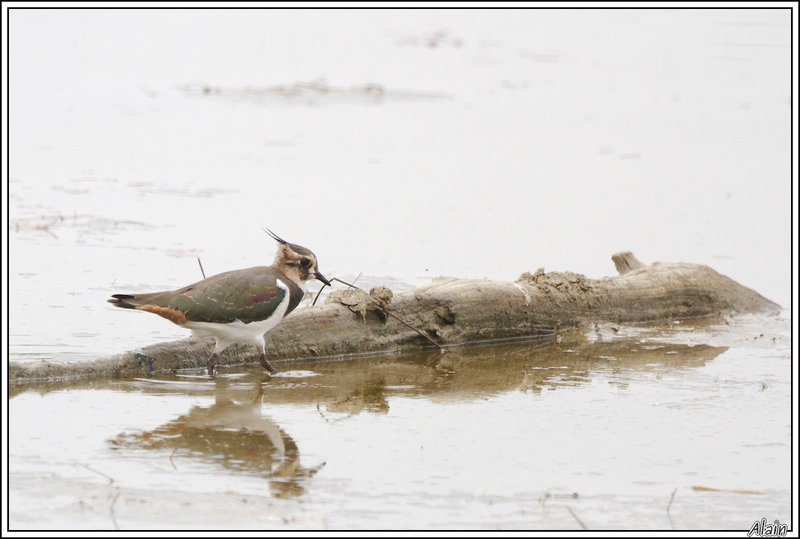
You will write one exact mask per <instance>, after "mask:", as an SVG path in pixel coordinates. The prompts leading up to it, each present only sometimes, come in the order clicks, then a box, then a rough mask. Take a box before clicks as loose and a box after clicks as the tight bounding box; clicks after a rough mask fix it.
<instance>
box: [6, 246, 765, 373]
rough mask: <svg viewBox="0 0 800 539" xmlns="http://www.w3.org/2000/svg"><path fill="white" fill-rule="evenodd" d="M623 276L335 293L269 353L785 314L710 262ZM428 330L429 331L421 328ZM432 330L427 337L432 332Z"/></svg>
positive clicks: (621, 267)
mask: <svg viewBox="0 0 800 539" xmlns="http://www.w3.org/2000/svg"><path fill="white" fill-rule="evenodd" d="M612 259H613V261H614V264H615V266H616V268H617V271H618V272H619V275H616V276H613V277H605V278H602V279H589V278H588V277H586V276H584V275H581V274H578V273H571V272H549V273H545V272H544V270H543V269H539V270H537V271H536V272H534V273H528V272H526V273H523V274H522V275H521V276H520V277H519V279H517V280H516V281H514V282H505V281H491V280H485V279H457V278H452V277H440V278H438V279H434V280H433V282H431V283H430V284H428V285H426V286H423V287H420V288H417V289H415V290H411V291H409V292H403V293H400V294H397V295H394V294H392V292H391V291H390V290H389V289H387V288H384V287H376V288H373V289H372V290H371V291H370V293H369V294H367V293H366V292H363V291H361V290H358V289H346V290H337V291H334V292H332V293H331V294H330V295H329V296H328V297H327V298H326V302H325V304H324V305H320V306H314V307H305V308H300V309H297V310H295V311H294V312H292V313H291V314H290V315H289V316H287V317H286V319H285V320H283V322H281V323H280V324H279V325H278V326H277V327H276V328H274V329H273V330H272V331H270V332H268V333H267V334H266V348H267V357H268V358H269V359H270V361H273V362H277V363H276V366H277V367H278V369H279V370H280V366H279V365H280V363H281V362H282V361H285V360H292V361H297V360H303V359H314V360H319V359H327V358H335V357H342V356H353V355H380V354H386V353H398V352H405V351H411V350H417V349H421V348H424V347H432V346H433V345H432V344H431V342H430V340H433V341H435V342H436V343H438V344H439V345H440V346H441V347H443V348H445V349H446V348H449V347H460V346H466V345H472V344H478V343H486V342H492V341H497V342H502V341H508V340H523V339H537V338H539V339H540V338H547V337H554V336H555V335H556V334H557V333H558V332H559V331H564V330H567V329H569V328H577V327H580V326H583V325H584V324H587V323H603V322H611V323H618V324H625V323H643V322H659V321H672V320H686V319H692V318H705V317H710V316H719V315H725V314H731V313H744V312H773V313H777V312H778V311H780V306H779V305H777V304H775V303H774V302H772V301H770V300H768V299H766V298H764V297H763V296H761V295H759V294H758V293H757V292H755V291H753V290H751V289H749V288H747V287H744V286H742V285H740V284H739V283H737V282H735V281H734V280H732V279H730V278H728V277H726V276H724V275H721V274H719V273H717V272H716V271H714V270H713V269H711V268H709V267H708V266H705V265H700V264H689V263H682V262H678V263H665V262H656V263H653V264H651V265H649V266H646V265H644V264H642V263H641V262H639V261H638V260H637V259H636V257H634V256H633V254H632V253H630V252H627V251H626V252H622V253H616V254H614V255H613V257H612ZM420 333H423V334H424V335H421V334H420ZM426 336H427V338H426ZM212 349H213V341H212V340H210V339H209V340H198V339H195V338H191V337H190V338H187V339H183V340H180V341H172V342H165V343H159V344H154V345H151V346H147V347H144V348H142V349H138V350H137V351H135V352H133V351H131V352H124V353H121V354H117V355H115V356H112V357H110V358H105V359H100V360H96V361H87V362H79V363H69V364H68V363H53V362H38V363H33V362H30V363H28V362H23V363H20V362H11V363H10V365H9V379H10V381H11V382H12V383H25V382H33V381H42V380H64V379H72V378H97V377H105V378H108V377H128V376H135V375H141V374H143V373H144V372H145V371H147V372H154V371H162V372H163V371H166V372H171V371H175V370H178V369H202V368H205V364H206V360H207V359H208V356H209V355H210V354H211V350H212ZM257 362H258V356H257V353H256V351H255V348H254V347H252V346H241V345H233V346H231V347H230V348H228V349H227V350H226V351H225V352H223V353H222V354H221V356H220V358H219V360H218V363H217V364H218V365H219V366H224V365H241V364H244V363H257Z"/></svg>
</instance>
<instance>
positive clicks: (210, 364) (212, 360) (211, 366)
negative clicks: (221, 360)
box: [206, 350, 217, 376]
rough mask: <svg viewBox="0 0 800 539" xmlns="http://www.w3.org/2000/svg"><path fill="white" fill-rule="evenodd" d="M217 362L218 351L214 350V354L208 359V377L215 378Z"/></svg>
mask: <svg viewBox="0 0 800 539" xmlns="http://www.w3.org/2000/svg"><path fill="white" fill-rule="evenodd" d="M216 361H217V351H216V350H214V353H213V354H211V357H210V358H208V362H206V367H208V375H209V376H214V365H215V364H216Z"/></svg>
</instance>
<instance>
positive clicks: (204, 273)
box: [197, 256, 206, 279]
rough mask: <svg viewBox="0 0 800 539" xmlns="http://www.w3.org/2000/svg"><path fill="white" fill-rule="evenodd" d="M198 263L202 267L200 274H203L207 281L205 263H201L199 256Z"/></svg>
mask: <svg viewBox="0 0 800 539" xmlns="http://www.w3.org/2000/svg"><path fill="white" fill-rule="evenodd" d="M197 263H198V264H199V265H200V273H202V274H203V279H205V278H206V272H205V271H203V263H202V262H200V257H199V256H198V257H197Z"/></svg>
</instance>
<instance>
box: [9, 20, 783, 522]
mask: <svg viewBox="0 0 800 539" xmlns="http://www.w3.org/2000/svg"><path fill="white" fill-rule="evenodd" d="M790 22H791V21H790V19H789V15H788V12H787V11H785V10H772V9H771V10H747V9H736V10H525V11H512V10H483V11H475V10H402V11H390V10H369V11H361V10H343V11H338V12H335V13H333V12H322V11H313V10H302V11H301V10H294V11H291V10H290V11H274V10H269V11H267V10H246V11H237V10H223V11H216V10H198V11H185V10H157V11H151V10H137V11H125V10H104V11H92V10H74V11H69V10H53V11H48V10H16V11H14V12H12V14H11V18H10V23H9V24H10V32H9V36H10V42H9V45H10V62H9V65H10V82H9V88H10V101H9V115H8V117H10V118H11V119H12V121H11V123H10V126H9V134H10V147H9V148H10V149H9V152H10V153H9V171H10V177H9V190H8V197H9V198H8V208H9V218H10V222H9V240H10V247H9V249H10V251H9V252H10V258H9V260H8V268H9V273H8V275H9V289H8V295H7V296H5V294H4V297H8V301H9V316H8V317H7V319H8V324H9V325H8V341H7V342H8V345H9V347H8V352H9V353H8V354H7V355H6V349H5V348H4V349H3V353H4V356H3V361H4V364H7V363H5V362H7V361H9V360H11V361H19V362H26V361H42V360H44V361H51V362H71V361H85V360H92V359H97V358H99V357H107V356H110V355H112V354H116V353H118V352H121V351H123V350H131V349H135V348H138V347H140V346H144V345H147V344H151V343H154V342H159V341H166V340H175V339H179V338H182V337H185V336H187V332H185V331H184V330H182V329H180V328H178V327H177V326H174V325H172V324H169V323H168V322H165V321H164V320H162V319H159V318H158V317H155V316H150V315H147V314H146V313H131V312H121V311H120V310H119V309H114V308H113V307H112V306H110V305H108V304H107V303H106V302H105V300H106V298H108V297H109V296H110V294H113V293H124V292H138V291H154V290H163V289H172V288H177V287H180V286H183V285H186V284H188V283H190V282H194V281H196V280H197V279H198V278H200V269H199V267H198V264H197V258H198V257H200V258H201V259H202V263H203V267H204V268H205V271H206V272H207V273H208V274H213V273H219V272H222V271H227V270H231V269H237V268H244V267H250V266H255V265H263V264H265V263H269V261H270V260H271V259H272V256H273V254H274V245H273V243H272V242H271V241H269V240H268V238H267V237H266V236H265V235H264V233H263V232H262V230H261V227H262V226H264V225H267V226H269V227H270V228H271V229H272V230H275V231H276V232H277V233H278V234H279V235H281V236H282V237H285V238H287V239H288V240H290V241H292V242H297V243H300V244H302V245H306V246H307V247H309V248H311V249H312V250H314V252H315V253H316V254H317V256H318V257H319V260H320V269H321V271H322V272H323V273H324V274H325V275H326V276H327V277H329V278H330V277H333V276H336V277H339V278H342V279H345V280H347V281H351V282H352V281H353V280H356V279H358V280H357V284H358V285H360V286H362V287H364V288H369V287H370V286H375V285H384V286H388V287H390V288H392V289H393V290H394V291H395V292H399V291H403V290H408V289H410V288H413V287H414V286H418V285H422V284H427V283H429V282H430V280H431V279H432V278H434V277H436V276H439V275H452V276H457V277H464V278H483V277H486V278H491V279H502V280H514V279H516V278H517V277H518V276H519V275H520V274H521V273H523V272H525V271H531V272H533V271H536V269H537V268H539V267H544V268H545V270H547V271H573V272H579V273H583V274H585V275H587V276H588V277H590V278H600V277H603V276H607V275H610V274H613V273H614V268H613V264H612V263H611V260H610V256H611V254H612V253H614V252H617V251H622V250H632V251H633V252H634V254H635V255H636V256H637V257H638V258H639V259H640V260H642V262H644V263H647V264H649V263H651V262H654V261H657V260H663V261H672V262H680V261H684V262H694V263H703V264H708V265H710V266H711V267H713V268H714V269H716V270H717V271H719V272H721V273H723V274H725V275H727V276H729V277H731V278H733V279H735V280H737V281H738V282H740V283H742V284H743V285H745V286H749V287H751V288H754V289H755V290H757V291H758V292H759V293H761V294H762V295H764V296H766V297H768V298H769V299H771V300H773V301H776V302H777V303H779V304H781V305H783V306H784V307H786V306H788V305H790V304H791V300H792V298H791V297H790V288H791V283H792V281H791V276H790V251H789V250H788V249H787V246H788V245H790V242H791V235H790V230H791V227H790V226H789V225H790V220H791V215H790V206H789V204H788V203H787V201H788V200H789V199H790V197H791V182H790V179H791V178H790V176H791V171H790V164H791V161H790V159H789V154H790V151H791V139H790V133H791V130H790V124H791V111H792V108H791V99H790V88H791V84H790V81H791V78H790V74H791V73H790V69H789V68H790V66H791V54H790V53H791V39H790V38H791V36H790ZM795 110H796V109H795ZM5 195H6V193H5V192H4V196H5ZM4 226H5V224H4ZM3 286H5V282H4V283H3ZM795 290H797V287H796V286H795ZM789 314H790V313H789V311H784V313H783V314H782V315H781V316H780V317H778V318H771V317H760V316H743V317H737V318H735V319H730V320H727V321H724V320H718V321H715V322H713V323H712V324H710V325H709V324H700V325H697V324H686V323H684V324H672V325H666V326H654V327H636V328H626V327H622V328H617V331H614V330H613V329H611V328H610V327H603V328H600V329H599V330H598V331H597V332H595V331H590V332H589V333H588V335H587V336H586V339H585V340H584V341H580V340H570V339H568V338H566V337H565V340H564V341H562V342H561V343H552V342H551V343H547V342H537V343H528V344H517V345H507V346H502V347H480V348H475V349H465V350H461V351H450V352H448V353H447V354H445V355H444V356H442V357H439V356H437V355H435V354H430V355H429V354H422V355H416V356H408V357H385V356H384V357H378V358H371V359H359V360H353V361H341V362H335V363H308V364H305V363H303V364H300V363H297V364H283V365H281V363H280V362H279V361H276V366H278V367H279V368H282V370H283V371H284V372H283V373H282V374H281V375H280V376H278V377H276V378H273V379H267V378H264V375H263V373H262V372H261V370H260V367H253V368H252V369H244V370H243V371H241V372H235V371H224V372H223V374H222V375H220V376H219V377H218V378H217V379H215V380H210V379H208V378H206V377H204V376H202V375H201V373H196V372H186V373H181V375H180V376H157V377H150V378H148V377H145V376H144V375H143V377H142V378H141V379H137V380H116V381H94V382H84V383H76V384H73V385H46V386H40V387H30V386H28V387H24V388H23V387H19V386H14V387H11V388H10V391H11V399H10V402H9V428H10V438H9V440H8V453H9V456H10V467H9V476H8V478H9V486H10V489H9V500H8V502H9V511H10V517H9V524H10V526H11V528H12V529H24V528H27V529H41V528H89V529H97V528H107V529H115V528H117V527H118V528H120V529H134V528H244V529H268V528H278V529H285V528H295V529H349V528H354V529H365V528H381V529H385V528H458V529H486V528H516V529H525V528H532V529H542V528H544V529H555V528H559V529H560V528H574V529H580V528H581V527H582V526H585V527H587V528H647V529H673V528H674V529H682V528H690V529H691V528H698V529H714V528H729V529H737V530H744V529H748V528H749V527H750V525H751V524H752V523H753V522H754V521H755V520H757V519H760V518H762V517H766V518H767V520H768V521H769V522H772V521H773V520H774V519H775V518H778V519H780V520H781V521H784V522H785V521H787V520H788V519H789V517H790V507H789V493H790V485H789V474H790V473H791V468H790V415H789V410H790V406H791V402H790V388H791V379H790V375H791V355H792V351H791V350H790V344H789V331H790V330H789ZM4 319H5V317H4ZM726 322H727V323H726ZM709 489H710V490H709ZM673 493H674V496H673ZM670 500H671V503H670ZM668 509H669V510H668Z"/></svg>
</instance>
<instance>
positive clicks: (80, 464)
mask: <svg viewBox="0 0 800 539" xmlns="http://www.w3.org/2000/svg"><path fill="white" fill-rule="evenodd" d="M72 464H73V465H74V466H82V467H83V468H86V469H87V470H89V471H90V472H94V473H96V474H97V475H102V476H103V477H105V478H106V479H108V484H109V485H111V484H113V483H114V478H113V477H111V476H109V475H106V474H104V473H103V472H98V471H97V470H95V469H94V468H91V467H89V466H87V465H86V464H84V463H82V462H78V461H75V462H73V463H72Z"/></svg>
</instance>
